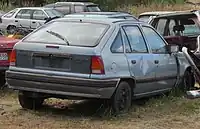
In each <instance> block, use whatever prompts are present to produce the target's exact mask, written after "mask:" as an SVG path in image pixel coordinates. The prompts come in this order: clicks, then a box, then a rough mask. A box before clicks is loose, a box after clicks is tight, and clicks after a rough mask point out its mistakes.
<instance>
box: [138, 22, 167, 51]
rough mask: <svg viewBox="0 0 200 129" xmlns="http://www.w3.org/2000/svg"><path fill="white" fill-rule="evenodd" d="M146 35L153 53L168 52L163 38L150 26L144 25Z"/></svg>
mask: <svg viewBox="0 0 200 129" xmlns="http://www.w3.org/2000/svg"><path fill="white" fill-rule="evenodd" d="M142 28H143V31H144V35H145V37H146V39H147V42H148V44H149V45H150V47H151V49H152V52H153V53H166V47H165V46H166V44H165V42H164V41H163V39H162V38H161V37H160V36H159V35H158V34H157V33H156V31H154V30H153V29H152V28H150V27H146V26H143V27H142Z"/></svg>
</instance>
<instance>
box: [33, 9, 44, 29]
mask: <svg viewBox="0 0 200 129" xmlns="http://www.w3.org/2000/svg"><path fill="white" fill-rule="evenodd" d="M46 18H48V16H47V15H46V13H45V12H44V11H43V10H39V9H37V10H34V11H33V16H32V19H31V28H33V29H35V28H37V27H39V26H41V25H43V24H44V22H45V19H46Z"/></svg>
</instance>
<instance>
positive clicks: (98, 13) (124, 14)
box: [66, 12, 133, 17]
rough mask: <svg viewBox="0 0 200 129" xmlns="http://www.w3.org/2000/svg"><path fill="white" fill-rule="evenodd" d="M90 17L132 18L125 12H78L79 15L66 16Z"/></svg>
mask: <svg viewBox="0 0 200 129" xmlns="http://www.w3.org/2000/svg"><path fill="white" fill-rule="evenodd" d="M77 15H79V16H90V15H96V16H107V17H112V16H133V15H131V14H129V13H125V12H80V13H74V14H68V15H66V16H77Z"/></svg>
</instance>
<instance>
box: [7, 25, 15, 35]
mask: <svg viewBox="0 0 200 129" xmlns="http://www.w3.org/2000/svg"><path fill="white" fill-rule="evenodd" d="M15 29H16V27H14V26H11V27H10V28H9V30H8V32H9V33H10V34H13V33H14V32H15Z"/></svg>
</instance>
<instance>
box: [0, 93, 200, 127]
mask: <svg viewBox="0 0 200 129" xmlns="http://www.w3.org/2000/svg"><path fill="white" fill-rule="evenodd" d="M0 95H1V96H0V129H94V128H95V129H189V128H193V129H199V128H200V122H199V121H200V99H194V100H190V99H186V98H184V97H183V96H182V95H181V96H179V97H174V96H172V95H170V96H168V97H166V96H165V97H163V96H159V97H154V98H149V99H142V100H137V101H135V103H134V104H133V106H132V109H131V111H130V112H129V113H128V114H124V115H121V116H118V117H114V116H110V115H109V112H107V113H105V112H106V108H104V107H103V106H102V105H101V103H99V101H83V102H80V101H67V100H56V99H49V100H47V101H46V102H45V104H44V107H43V108H42V109H41V110H39V111H30V110H24V109H22V108H21V107H20V105H19V104H18V100H17V94H16V93H15V92H12V91H8V90H5V91H1V92H0Z"/></svg>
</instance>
